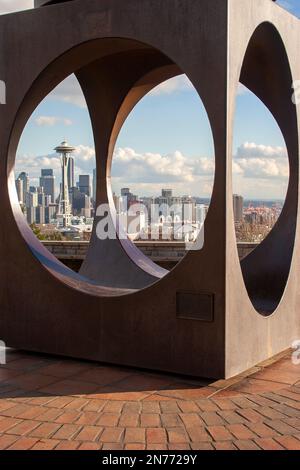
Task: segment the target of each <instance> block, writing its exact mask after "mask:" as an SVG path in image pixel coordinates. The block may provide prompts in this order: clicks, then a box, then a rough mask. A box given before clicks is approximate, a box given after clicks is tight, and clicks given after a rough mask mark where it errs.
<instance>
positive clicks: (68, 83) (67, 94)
mask: <svg viewBox="0 0 300 470" xmlns="http://www.w3.org/2000/svg"><path fill="white" fill-rule="evenodd" d="M47 99H50V100H55V101H62V102H63V103H70V104H73V105H75V106H78V107H79V108H86V107H87V105H86V101H85V98H84V95H83V93H82V90H81V87H80V85H79V82H78V80H77V78H76V77H75V75H74V74H72V75H70V76H69V77H68V78H66V79H65V80H63V81H62V82H61V83H60V84H59V85H58V86H57V87H56V88H55V89H54V90H53V91H52V92H51V93H50V94H49V95H48V97H47Z"/></svg>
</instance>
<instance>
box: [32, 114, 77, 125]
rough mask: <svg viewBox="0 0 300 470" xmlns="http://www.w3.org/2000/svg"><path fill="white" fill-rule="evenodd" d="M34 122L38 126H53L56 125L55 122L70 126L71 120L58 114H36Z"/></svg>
mask: <svg viewBox="0 0 300 470" xmlns="http://www.w3.org/2000/svg"><path fill="white" fill-rule="evenodd" d="M34 122H35V123H36V124H37V125H38V126H39V127H53V126H56V125H57V124H59V125H61V124H62V125H64V126H71V125H72V124H73V122H72V121H71V119H68V118H63V117H59V116H38V117H37V118H35V120H34Z"/></svg>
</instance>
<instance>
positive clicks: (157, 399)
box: [0, 350, 300, 450]
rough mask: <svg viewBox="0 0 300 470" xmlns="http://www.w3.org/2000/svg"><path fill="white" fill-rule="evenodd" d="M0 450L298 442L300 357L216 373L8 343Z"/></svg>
mask: <svg viewBox="0 0 300 470" xmlns="http://www.w3.org/2000/svg"><path fill="white" fill-rule="evenodd" d="M0 449H16V450H25V449H26V450H27V449H32V450H34V449H39V450H49V449H55V450H73V449H78V450H88V449H92V450H94V449H95V450H97V449H99V450H100V449H103V450H114V449H128V450H135V449H149V450H168V449H169V450H191V449H192V450H238V449H240V450H268V449H270V450H283V449H289V450H295V449H298V450H299V449H300V366H297V365H294V364H293V363H292V361H291V353H290V352H285V353H283V354H281V355H278V356H277V357H276V358H273V360H270V361H266V362H265V363H262V364H259V365H258V366H257V367H255V368H253V369H252V370H250V371H248V373H246V374H242V375H241V376H238V377H235V378H233V379H231V380H228V381H226V380H220V381H217V382H208V381H204V380H191V379H187V378H184V377H178V376H172V375H166V374H158V373H150V372H149V373H145V372H140V371H138V370H134V369H128V368H120V367H108V366H105V365H103V364H95V363H91V362H84V361H75V360H70V359H62V358H57V357H51V356H44V355H37V354H28V353H24V352H19V351H15V350H9V351H8V353H7V364H6V365H5V366H0Z"/></svg>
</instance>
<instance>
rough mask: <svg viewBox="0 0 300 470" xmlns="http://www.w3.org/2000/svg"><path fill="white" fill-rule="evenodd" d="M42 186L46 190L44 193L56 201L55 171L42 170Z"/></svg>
mask: <svg viewBox="0 0 300 470" xmlns="http://www.w3.org/2000/svg"><path fill="white" fill-rule="evenodd" d="M40 186H41V187H43V188H44V193H45V194H46V195H47V196H51V201H52V202H54V200H55V176H54V174H53V170H51V169H43V170H41V177H40Z"/></svg>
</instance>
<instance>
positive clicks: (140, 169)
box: [16, 142, 289, 198]
mask: <svg viewBox="0 0 300 470" xmlns="http://www.w3.org/2000/svg"><path fill="white" fill-rule="evenodd" d="M74 157H75V175H76V178H78V175H79V174H90V175H91V174H92V172H93V169H94V168H95V166H96V162H95V150H94V148H93V147H89V146H85V145H78V146H77V147H76V149H75V152H74ZM214 167H215V165H214V159H213V158H211V157H197V158H191V157H188V156H186V155H183V154H182V153H181V152H179V151H177V152H174V153H172V154H168V155H161V154H159V153H151V152H145V153H139V152H137V151H135V150H134V149H132V148H117V149H116V150H115V153H114V158H113V166H112V187H113V190H114V191H116V192H117V193H119V192H120V189H121V188H122V187H126V186H129V187H130V188H131V190H132V191H133V192H135V193H137V194H139V195H148V196H150V195H156V194H159V193H160V191H161V188H163V187H164V186H168V187H171V188H173V190H174V194H191V195H194V196H203V197H209V196H210V195H211V191H212V187H213V182H214ZM42 168H53V169H54V173H55V175H56V176H57V184H59V181H60V176H61V168H60V159H59V158H58V156H57V155H56V154H53V155H46V156H39V157H34V156H28V155H23V156H18V158H17V165H16V174H18V172H20V171H24V170H25V171H27V172H28V173H29V175H30V177H31V178H32V183H33V184H38V178H39V176H40V170H41V169H42ZM288 177H289V164H288V159H287V154H286V150H285V149H284V148H282V147H271V146H266V145H257V144H254V143H251V144H249V143H247V142H246V143H245V144H243V145H241V146H240V147H239V148H238V150H237V155H236V156H235V158H234V160H233V180H234V190H235V191H236V192H238V193H241V194H243V195H244V196H246V197H253V198H283V197H284V195H285V192H286V188H287V183H288Z"/></svg>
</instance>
